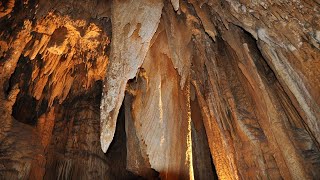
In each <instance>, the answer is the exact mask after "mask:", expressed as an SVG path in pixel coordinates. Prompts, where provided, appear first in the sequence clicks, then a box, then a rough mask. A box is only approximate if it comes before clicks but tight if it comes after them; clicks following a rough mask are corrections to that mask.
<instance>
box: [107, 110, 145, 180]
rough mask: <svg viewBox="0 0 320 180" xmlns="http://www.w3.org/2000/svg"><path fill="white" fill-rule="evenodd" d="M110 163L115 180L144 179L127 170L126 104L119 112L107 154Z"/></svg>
mask: <svg viewBox="0 0 320 180" xmlns="http://www.w3.org/2000/svg"><path fill="white" fill-rule="evenodd" d="M105 155H106V157H107V160H108V162H109V167H110V169H109V170H110V174H111V177H112V178H114V179H143V178H141V177H139V176H136V175H134V174H133V173H132V172H130V171H128V170H127V169H126V162H127V145H126V132H125V110H124V104H122V105H121V108H120V110H119V114H118V119H117V125H116V130H115V134H114V137H113V140H112V142H111V144H110V146H109V149H108V151H107V153H106V154H105Z"/></svg>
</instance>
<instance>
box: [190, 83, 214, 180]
mask: <svg viewBox="0 0 320 180" xmlns="http://www.w3.org/2000/svg"><path fill="white" fill-rule="evenodd" d="M190 106H191V119H192V129H191V130H192V131H191V134H192V136H191V138H192V154H193V155H192V157H193V171H194V177H195V179H213V180H214V179H218V176H217V172H216V168H215V165H214V162H213V158H212V155H211V152H210V147H209V143H208V138H207V133H206V130H205V127H204V123H203V117H202V114H201V109H200V105H199V103H198V99H197V96H196V95H195V92H194V87H193V86H191V97H190Z"/></svg>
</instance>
